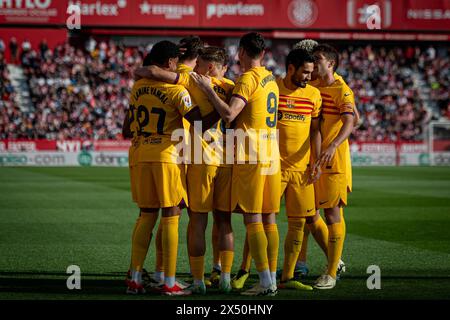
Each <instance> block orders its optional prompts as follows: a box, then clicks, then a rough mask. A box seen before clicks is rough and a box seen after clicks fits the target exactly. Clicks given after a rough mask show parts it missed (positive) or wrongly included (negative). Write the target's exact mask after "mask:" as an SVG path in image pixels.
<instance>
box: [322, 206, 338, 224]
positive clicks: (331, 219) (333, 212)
mask: <svg viewBox="0 0 450 320" xmlns="http://www.w3.org/2000/svg"><path fill="white" fill-rule="evenodd" d="M324 212H325V219H326V221H327V224H334V223H339V222H340V221H341V214H340V210H339V207H335V208H328V209H325V210H324Z"/></svg>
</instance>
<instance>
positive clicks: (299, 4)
mask: <svg viewBox="0 0 450 320" xmlns="http://www.w3.org/2000/svg"><path fill="white" fill-rule="evenodd" d="M318 13H319V9H318V8H317V4H316V3H315V2H314V1H312V0H293V1H291V3H289V6H288V17H289V20H291V22H292V23H293V24H294V25H296V26H297V27H309V26H310V25H312V24H313V23H314V22H316V19H317V15H318Z"/></svg>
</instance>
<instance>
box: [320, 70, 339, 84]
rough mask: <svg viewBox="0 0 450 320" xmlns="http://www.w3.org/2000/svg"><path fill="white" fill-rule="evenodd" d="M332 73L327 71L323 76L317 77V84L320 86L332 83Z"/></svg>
mask: <svg viewBox="0 0 450 320" xmlns="http://www.w3.org/2000/svg"><path fill="white" fill-rule="evenodd" d="M334 81H335V80H334V74H333V72H328V73H327V74H326V75H325V76H323V77H319V86H320V87H328V86H331V85H332V84H333V83H334Z"/></svg>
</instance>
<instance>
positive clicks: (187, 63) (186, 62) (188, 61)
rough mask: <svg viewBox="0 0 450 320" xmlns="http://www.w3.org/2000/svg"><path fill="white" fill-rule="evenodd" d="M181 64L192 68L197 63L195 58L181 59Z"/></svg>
mask: <svg viewBox="0 0 450 320" xmlns="http://www.w3.org/2000/svg"><path fill="white" fill-rule="evenodd" d="M180 63H181V64H184V65H186V66H188V67H190V68H192V69H194V68H195V65H196V64H197V62H196V59H192V60H183V61H180Z"/></svg>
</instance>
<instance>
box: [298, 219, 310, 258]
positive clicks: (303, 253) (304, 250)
mask: <svg viewBox="0 0 450 320" xmlns="http://www.w3.org/2000/svg"><path fill="white" fill-rule="evenodd" d="M309 234H310V232H309V229H308V227H307V226H306V220H305V227H304V228H303V240H302V248H301V249H300V254H299V255H298V260H297V262H299V261H303V262H306V256H307V253H308V238H309Z"/></svg>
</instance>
